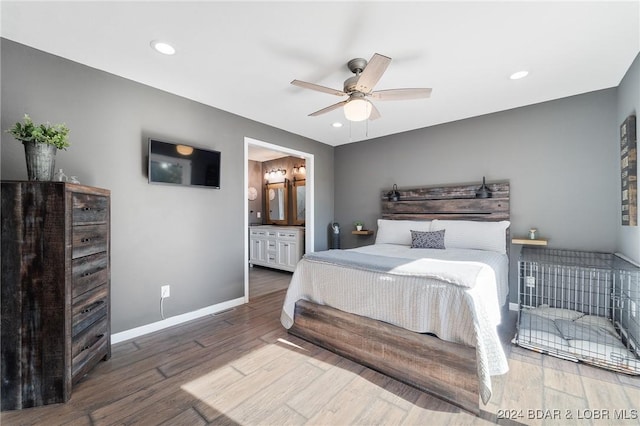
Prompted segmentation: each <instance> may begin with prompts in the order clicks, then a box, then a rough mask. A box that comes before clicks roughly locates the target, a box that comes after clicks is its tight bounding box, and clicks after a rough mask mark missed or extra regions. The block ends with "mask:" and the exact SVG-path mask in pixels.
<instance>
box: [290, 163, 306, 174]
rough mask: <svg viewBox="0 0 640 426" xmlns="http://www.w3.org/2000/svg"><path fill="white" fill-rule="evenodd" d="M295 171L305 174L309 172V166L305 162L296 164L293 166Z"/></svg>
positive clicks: (295, 172)
mask: <svg viewBox="0 0 640 426" xmlns="http://www.w3.org/2000/svg"><path fill="white" fill-rule="evenodd" d="M293 173H294V174H298V173H299V174H305V173H307V168H306V167H305V166H304V164H302V165H300V166H295V167H294V168H293Z"/></svg>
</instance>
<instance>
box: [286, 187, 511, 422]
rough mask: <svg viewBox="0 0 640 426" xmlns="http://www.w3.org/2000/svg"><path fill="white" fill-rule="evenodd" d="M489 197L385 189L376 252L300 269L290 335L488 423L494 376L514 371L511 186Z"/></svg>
mask: <svg viewBox="0 0 640 426" xmlns="http://www.w3.org/2000/svg"><path fill="white" fill-rule="evenodd" d="M489 188H490V190H492V195H493V197H490V198H484V199H478V198H476V197H475V191H476V190H477V189H478V185H464V186H460V185H458V186H451V187H427V188H416V189H411V190H404V191H401V192H400V201H394V202H390V201H388V200H387V199H386V197H385V192H383V193H382V194H381V199H382V213H383V215H382V218H381V219H380V220H378V230H377V235H376V243H375V244H373V245H371V246H365V247H360V248H357V249H350V250H328V251H324V252H318V253H309V254H307V255H305V257H304V258H303V259H302V260H301V261H300V262H299V263H298V265H297V267H296V270H295V272H294V275H293V277H292V280H291V284H290V286H289V289H288V291H287V296H286V298H285V302H284V306H283V309H282V314H281V322H282V324H283V326H284V327H285V328H287V329H288V330H289V332H290V333H291V334H294V335H297V336H299V337H302V338H303V339H306V340H309V341H311V342H313V343H315V344H318V345H320V346H323V347H325V348H327V349H330V350H332V351H334V352H336V353H338V354H340V355H342V356H345V357H347V358H350V359H352V360H354V361H356V362H359V363H361V364H363V365H366V366H368V367H371V368H373V369H375V370H378V371H380V372H382V373H384V374H387V375H389V376H391V377H394V378H396V379H398V380H401V381H403V382H405V383H408V384H410V385H412V386H415V387H417V388H419V389H422V390H424V391H426V392H429V393H431V394H433V395H435V396H438V397H440V398H442V399H444V400H446V401H448V402H451V403H453V404H455V405H457V406H459V407H461V408H464V409H466V410H468V411H470V412H472V413H475V414H479V411H480V409H479V399H481V400H482V401H483V403H485V404H486V403H487V402H488V401H489V399H490V397H491V376H493V375H499V374H504V373H506V372H507V371H508V364H507V361H506V356H505V354H504V352H503V350H502V345H501V342H500V339H499V338H498V335H497V326H498V325H499V324H500V322H501V312H502V311H503V309H504V306H505V304H506V302H507V299H508V251H507V248H508V244H507V237H508V227H509V222H508V202H509V197H508V195H509V187H508V183H500V184H493V186H492V185H489ZM434 239H435V240H434ZM432 240H433V241H432ZM434 247H436V248H434ZM445 247H446V248H445ZM452 313H453V314H452Z"/></svg>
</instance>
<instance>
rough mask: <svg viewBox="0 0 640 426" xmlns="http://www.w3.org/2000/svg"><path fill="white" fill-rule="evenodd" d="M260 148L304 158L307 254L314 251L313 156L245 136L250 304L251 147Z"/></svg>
mask: <svg viewBox="0 0 640 426" xmlns="http://www.w3.org/2000/svg"><path fill="white" fill-rule="evenodd" d="M250 145H252V146H259V147H261V148H266V149H271V150H273V151H278V152H282V153H283V154H287V155H291V156H294V157H300V158H304V160H305V168H306V169H307V170H306V182H305V187H306V189H305V197H306V198H305V218H304V220H305V224H304V226H305V233H304V234H305V235H304V246H305V253H311V252H313V251H314V236H315V232H314V174H315V169H314V159H313V154H311V153H308V152H304V151H298V150H296V149H291V148H287V147H284V146H280V145H276V144H273V143H270V142H265V141H261V140H258V139H253V138H250V137H247V136H245V138H244V233H243V234H244V301H245V303H248V302H249V193H248V192H249V146H250Z"/></svg>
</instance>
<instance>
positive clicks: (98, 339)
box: [80, 333, 104, 352]
mask: <svg viewBox="0 0 640 426" xmlns="http://www.w3.org/2000/svg"><path fill="white" fill-rule="evenodd" d="M103 337H104V333H102V334H97V335H96V340H94V341H93V343H91V344H90V345H86V346H83V347H82V349H80V352H83V351H86V350H87V349H91V348H92V347H93V345H95V344H96V343H98V342H99V341H100V339H102V338H103Z"/></svg>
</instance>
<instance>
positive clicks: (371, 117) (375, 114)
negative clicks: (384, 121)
mask: <svg viewBox="0 0 640 426" xmlns="http://www.w3.org/2000/svg"><path fill="white" fill-rule="evenodd" d="M370 103H371V102H370ZM380 117H381V115H380V111H378V108H376V106H375V105H374V104H373V103H371V114H370V115H369V120H377V119H378V118H380Z"/></svg>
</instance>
